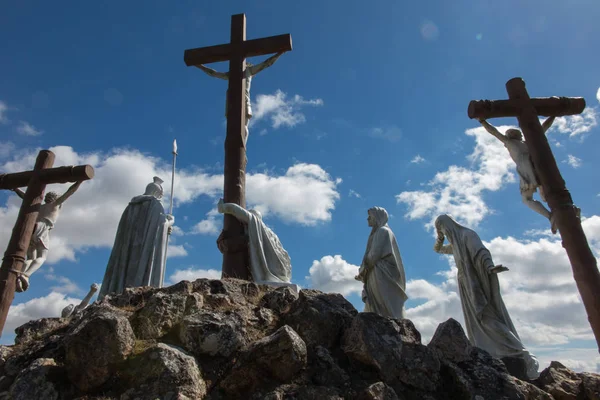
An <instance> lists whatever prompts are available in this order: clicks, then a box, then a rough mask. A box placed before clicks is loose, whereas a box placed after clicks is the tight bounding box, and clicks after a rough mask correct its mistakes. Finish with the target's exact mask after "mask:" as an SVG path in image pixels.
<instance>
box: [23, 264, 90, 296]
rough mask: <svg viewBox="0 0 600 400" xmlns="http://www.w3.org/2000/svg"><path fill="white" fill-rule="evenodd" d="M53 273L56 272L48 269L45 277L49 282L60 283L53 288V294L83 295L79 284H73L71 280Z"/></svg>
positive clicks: (34, 277)
mask: <svg viewBox="0 0 600 400" xmlns="http://www.w3.org/2000/svg"><path fill="white" fill-rule="evenodd" d="M53 272H54V270H53V268H52V267H50V268H49V269H48V272H47V273H46V274H45V275H44V277H45V278H46V279H47V280H49V281H51V282H57V283H58V285H57V286H51V287H50V290H52V291H53V292H57V293H64V294H74V295H81V294H82V293H83V290H81V288H80V287H79V286H77V284H76V283H75V282H73V281H72V280H70V279H69V278H67V277H64V276H57V275H55V274H54V273H53ZM36 278H37V277H36V276H33V278H32V279H36Z"/></svg>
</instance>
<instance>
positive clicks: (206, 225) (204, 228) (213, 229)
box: [191, 208, 221, 235]
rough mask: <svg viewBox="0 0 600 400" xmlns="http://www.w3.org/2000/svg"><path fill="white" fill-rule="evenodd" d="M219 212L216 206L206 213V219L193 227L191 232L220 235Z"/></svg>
mask: <svg viewBox="0 0 600 400" xmlns="http://www.w3.org/2000/svg"><path fill="white" fill-rule="evenodd" d="M218 216H219V213H218V211H217V209H216V208H213V209H212V210H210V211H209V212H207V213H206V217H207V218H206V219H203V220H202V221H200V222H198V223H197V224H196V225H194V227H193V228H192V231H191V233H197V234H200V235H218V234H219V231H220V229H221V221H217V217H218Z"/></svg>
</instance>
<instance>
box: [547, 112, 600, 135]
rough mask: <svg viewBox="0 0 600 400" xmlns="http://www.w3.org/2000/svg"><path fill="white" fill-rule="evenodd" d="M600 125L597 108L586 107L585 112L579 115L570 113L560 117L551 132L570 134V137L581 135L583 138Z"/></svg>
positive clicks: (555, 121)
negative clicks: (599, 123)
mask: <svg viewBox="0 0 600 400" xmlns="http://www.w3.org/2000/svg"><path fill="white" fill-rule="evenodd" d="M597 125H598V114H597V112H596V109H595V108H591V107H586V108H585V109H584V110H583V113H581V114H579V115H570V116H567V117H558V118H556V120H554V124H553V125H552V127H551V128H550V132H552V131H558V132H559V133H565V134H568V135H569V137H570V138H576V137H579V139H583V136H582V135H583V134H584V133H587V132H589V131H590V130H592V128H594V127H595V126H597Z"/></svg>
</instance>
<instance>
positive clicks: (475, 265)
mask: <svg viewBox="0 0 600 400" xmlns="http://www.w3.org/2000/svg"><path fill="white" fill-rule="evenodd" d="M438 221H440V223H442V224H443V225H444V230H445V234H446V238H447V239H448V241H449V242H450V245H449V246H444V249H443V250H442V252H444V253H449V254H453V255H454V261H455V262H456V267H457V268H458V274H457V281H458V289H459V293H460V300H461V304H462V309H463V314H464V318H465V327H466V330H467V336H468V337H469V340H470V341H471V343H473V344H474V345H475V346H477V347H479V348H482V349H484V350H485V351H487V352H488V353H490V354H491V355H492V356H494V357H496V358H503V357H519V358H523V359H524V360H525V363H526V365H527V375H528V377H529V378H530V379H535V378H537V376H538V375H539V374H538V367H539V364H538V361H537V360H536V358H535V357H534V356H533V355H532V354H530V353H529V352H528V351H527V350H526V349H525V346H524V345H523V343H522V342H521V339H520V338H519V334H518V333H517V330H516V329H515V327H514V325H513V323H512V320H511V318H510V315H508V311H507V310H506V306H505V305H504V301H503V300H502V296H501V294H500V283H499V282H498V275H497V274H496V273H491V274H490V273H488V270H489V269H491V268H493V267H494V262H493V260H492V255H491V254H490V252H489V250H488V249H487V248H486V247H485V246H484V245H483V243H482V242H481V239H480V238H479V235H477V233H475V232H474V231H472V230H471V229H469V228H466V227H464V226H461V225H460V224H458V223H456V222H455V221H454V220H453V219H452V218H450V217H449V216H447V215H442V216H440V217H439V218H438Z"/></svg>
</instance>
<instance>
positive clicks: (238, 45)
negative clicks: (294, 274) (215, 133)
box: [183, 14, 292, 280]
mask: <svg viewBox="0 0 600 400" xmlns="http://www.w3.org/2000/svg"><path fill="white" fill-rule="evenodd" d="M291 49H292V37H291V36H290V35H289V34H285V35H278V36H270V37H266V38H262V39H254V40H246V16H245V15H244V14H237V15H232V16H231V41H230V42H229V43H227V44H220V45H217V46H210V47H201V48H197V49H189V50H185V53H184V57H183V59H184V61H185V64H186V65H187V66H188V67H189V66H199V65H201V64H208V63H214V62H219V61H229V73H228V81H229V88H228V90H227V136H226V137H225V182H224V187H223V201H225V203H235V204H237V205H239V206H241V207H244V208H245V207H246V196H245V186H246V161H247V160H246V148H245V144H244V139H243V137H244V136H245V118H246V115H245V98H244V91H245V86H246V80H245V79H243V78H244V71H245V68H246V57H253V56H260V55H265V54H270V53H278V52H284V51H289V50H291ZM217 245H218V247H219V250H220V251H221V252H222V253H223V270H222V276H223V278H225V277H233V278H240V279H246V280H252V276H251V275H250V272H249V270H248V265H249V257H248V249H247V247H248V246H247V241H246V238H245V235H244V228H243V226H242V224H241V223H240V222H239V221H238V220H237V219H235V217H234V216H232V215H229V214H225V216H224V220H223V232H222V233H221V235H220V236H219V239H218V240H217Z"/></svg>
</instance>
